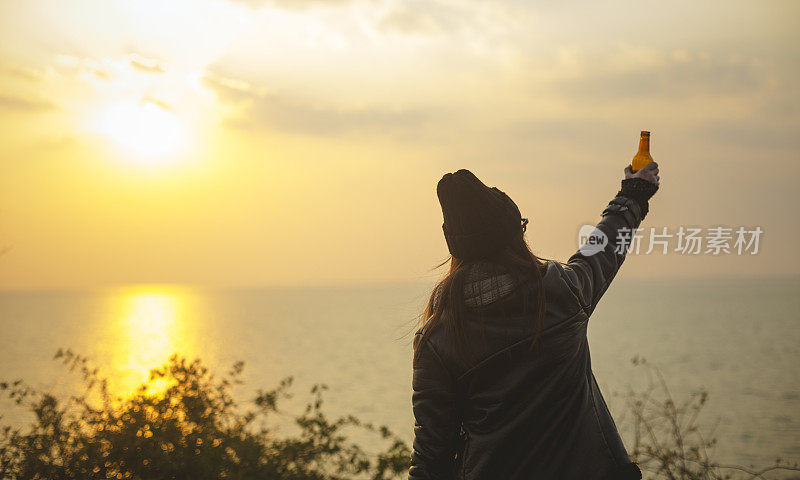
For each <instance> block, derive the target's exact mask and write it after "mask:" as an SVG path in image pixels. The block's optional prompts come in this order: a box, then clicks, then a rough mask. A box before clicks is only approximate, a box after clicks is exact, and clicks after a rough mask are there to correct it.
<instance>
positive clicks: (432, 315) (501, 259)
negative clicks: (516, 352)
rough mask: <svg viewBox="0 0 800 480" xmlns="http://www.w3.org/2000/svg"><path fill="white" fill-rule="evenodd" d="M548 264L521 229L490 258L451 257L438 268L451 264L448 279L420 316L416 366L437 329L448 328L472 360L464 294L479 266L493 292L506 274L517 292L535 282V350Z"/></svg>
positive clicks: (463, 353) (525, 304)
mask: <svg viewBox="0 0 800 480" xmlns="http://www.w3.org/2000/svg"><path fill="white" fill-rule="evenodd" d="M545 260H546V259H540V258H539V257H537V256H536V255H534V254H533V252H531V249H530V247H529V246H528V243H527V242H526V241H525V238H524V234H523V232H522V230H521V229H520V232H519V234H518V235H516V236H515V237H514V239H513V240H512V242H511V244H510V245H509V246H507V247H506V248H504V249H502V250H500V251H499V252H497V253H495V254H494V255H492V256H490V257H486V258H482V259H478V260H471V261H464V260H461V259H459V258H456V257H454V256H452V255H451V256H450V257H449V258H448V259H446V260H445V261H444V262H442V263H441V264H439V265H438V267H442V266H444V265H446V264H447V263H448V262H449V263H450V267H449V270H448V272H447V274H445V276H444V278H442V280H440V281H439V282H438V283H437V284H436V286H435V287H434V288H433V290H432V291H431V294H430V298H429V299H428V303H427V306H426V307H425V310H424V311H423V313H422V315H421V316H420V319H419V325H418V326H419V328H421V329H422V338H421V339H420V341H419V342H415V344H416V348H415V350H414V362H415V363H416V360H417V356H418V354H419V352H420V351H421V349H422V348H421V347H422V346H423V345H424V343H425V342H426V341H427V340H428V338H429V337H430V335H431V333H432V332H433V331H434V330H435V329H437V328H445V329H446V330H447V332H448V334H450V335H453V337H454V338H455V341H456V345H457V346H458V351H459V353H460V355H461V356H462V357H463V358H467V357H468V355H469V353H468V352H469V341H470V339H469V338H467V334H466V328H465V327H464V321H465V318H466V316H467V309H468V307H467V305H466V304H465V292H464V290H465V286H466V280H467V274H468V272H469V271H470V270H471V269H472V268H473V267H476V266H478V264H480V268H481V269H483V270H484V271H485V272H486V273H487V274H488V275H489V276H490V278H491V279H492V283H493V285H491V286H490V287H489V289H488V290H489V291H492V289H494V290H495V291H496V290H497V277H498V276H500V275H503V274H508V275H510V276H511V278H512V280H513V285H515V287H516V288H522V287H523V285H524V284H526V283H527V282H528V281H532V282H534V283H533V285H534V288H535V290H536V292H537V299H536V311H535V315H531V326H532V328H533V332H534V333H533V340H532V342H531V348H533V347H534V346H535V345H536V342H537V341H538V340H539V336H540V335H541V332H542V325H543V323H544V316H545V311H546V301H545V300H546V299H545V292H544V288H543V287H542V276H543V272H544V269H545V268H546V267H545ZM484 286H485V285H484V282H477V287H476V288H475V289H474V291H475V290H477V291H475V292H474V293H477V295H478V297H479V298H483V297H484V295H485V294H486V289H485V288H484ZM529 307H530V305H529V302H528V296H527V295H523V307H522V309H523V312H525V313H527V312H528V308H529ZM423 327H424V328H423Z"/></svg>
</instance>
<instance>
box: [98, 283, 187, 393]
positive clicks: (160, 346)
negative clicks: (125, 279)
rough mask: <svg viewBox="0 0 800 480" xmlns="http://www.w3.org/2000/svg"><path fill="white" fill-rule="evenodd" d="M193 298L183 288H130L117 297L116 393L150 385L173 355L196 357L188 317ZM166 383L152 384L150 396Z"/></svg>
mask: <svg viewBox="0 0 800 480" xmlns="http://www.w3.org/2000/svg"><path fill="white" fill-rule="evenodd" d="M191 299H192V296H191V295H190V293H189V292H188V291H187V290H186V289H184V288H181V287H173V286H136V287H126V288H123V289H121V290H120V291H118V292H117V293H116V294H115V295H114V296H113V300H112V302H113V306H112V308H113V309H114V311H115V314H114V318H115V320H116V323H117V325H115V328H114V329H113V330H114V332H115V336H116V339H115V340H116V341H115V342H114V345H113V346H112V358H113V359H112V363H113V365H111V367H112V369H111V371H112V375H113V377H112V385H111V387H112V388H113V389H114V391H115V393H117V394H120V395H130V394H132V393H133V392H134V391H135V390H136V388H137V387H138V386H139V385H141V384H142V383H144V382H147V381H148V378H149V375H150V370H151V369H154V368H158V367H160V366H162V365H164V364H165V363H167V361H168V360H169V357H170V355H172V354H173V353H178V354H182V355H192V354H194V353H195V352H194V349H193V345H192V343H193V342H192V338H190V336H189V335H188V328H187V320H188V319H187V316H188V315H187V314H188V311H189V306H190V303H191ZM167 386H168V385H167V383H166V382H165V381H163V380H156V381H152V382H149V383H148V390H147V393H148V394H159V393H161V392H163V391H164V390H165V389H166V388H167Z"/></svg>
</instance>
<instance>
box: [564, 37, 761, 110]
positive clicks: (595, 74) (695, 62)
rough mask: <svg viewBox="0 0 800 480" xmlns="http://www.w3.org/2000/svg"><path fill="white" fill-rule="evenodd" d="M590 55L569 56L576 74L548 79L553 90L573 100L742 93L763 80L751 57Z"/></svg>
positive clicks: (619, 52)
mask: <svg viewBox="0 0 800 480" xmlns="http://www.w3.org/2000/svg"><path fill="white" fill-rule="evenodd" d="M595 54H596V56H594V57H592V58H587V57H586V55H579V56H578V58H577V59H573V62H574V65H575V68H576V70H577V71H578V74H577V75H574V76H570V75H567V76H566V77H562V78H558V77H556V78H554V79H553V85H554V86H555V89H556V90H557V91H559V92H560V93H563V94H566V95H568V96H570V97H572V98H578V99H587V98H591V99H600V100H603V99H605V100H616V99H622V98H651V99H652V98H667V99H676V98H687V97H696V96H704V97H718V96H737V95H745V94H749V93H753V92H757V91H761V90H763V89H764V88H765V87H766V86H767V84H768V78H767V76H766V75H765V74H764V72H763V71H762V70H761V69H760V68H759V62H758V60H757V59H755V58H750V59H745V58H742V57H738V56H735V55H734V56H728V57H721V56H710V55H708V54H705V53H694V54H692V53H689V52H686V51H684V50H678V51H675V52H672V53H671V54H667V53H665V52H658V51H653V52H646V51H639V52H632V51H629V50H626V49H620V50H616V51H611V52H602V53H598V52H595Z"/></svg>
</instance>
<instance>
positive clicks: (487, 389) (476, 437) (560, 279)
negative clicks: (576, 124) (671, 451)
mask: <svg viewBox="0 0 800 480" xmlns="http://www.w3.org/2000/svg"><path fill="white" fill-rule="evenodd" d="M642 181H643V180H642ZM629 183H630V182H629ZM634 183H640V182H634ZM639 186H641V185H639ZM628 187H630V185H629V186H628ZM627 190H630V188H627ZM653 191H654V190H653ZM650 195H652V193H650ZM634 197H637V195H636V194H635V193H634V194H626V183H625V182H623V190H621V191H620V193H619V194H618V196H617V197H616V198H615V199H614V200H612V202H611V203H610V204H609V206H608V207H607V208H606V210H605V211H604V212H603V218H602V220H601V221H600V223H599V224H598V225H597V228H598V229H599V230H600V231H602V232H603V233H604V234H605V236H606V237H607V239H608V244H607V245H606V246H605V248H604V249H602V250H601V251H599V252H597V253H594V254H589V253H590V252H586V251H581V250H579V251H578V253H576V254H575V255H573V256H572V257H571V258H570V259H569V261H568V262H567V263H566V264H562V263H559V262H548V263H547V264H546V271H545V273H544V277H543V281H542V285H541V288H544V289H545V294H546V299H547V311H546V317H545V321H544V325H543V331H542V335H541V337H540V339H539V341H538V342H537V345H536V346H535V347H534V348H533V349H531V341H532V338H533V331H532V327H531V323H532V322H531V318H530V315H535V313H526V314H523V313H522V298H523V296H525V295H528V296H529V301H528V305H535V298H536V296H535V295H536V289H537V288H540V287H538V286H537V285H536V282H535V281H533V280H532V279H531V280H530V281H526V282H523V283H521V284H519V285H515V287H514V288H513V289H509V290H511V292H510V293H507V294H506V295H505V296H503V297H502V298H500V299H493V300H494V301H492V302H491V303H489V304H484V305H482V306H479V307H476V308H470V309H468V312H469V315H468V317H467V318H466V319H465V323H464V324H465V328H466V331H467V338H469V339H470V349H471V352H472V354H473V355H472V356H471V360H465V359H463V358H462V356H461V355H458V350H457V346H456V342H455V340H454V339H453V338H452V335H448V334H447V331H445V330H444V329H442V328H437V329H435V330H434V331H432V332H431V333H430V336H429V337H428V339H427V341H425V343H424V344H423V345H420V341H421V339H422V333H423V329H424V328H425V327H423V329H420V331H418V332H417V335H416V336H415V341H414V346H415V350H416V349H418V348H419V349H421V350H420V351H419V355H418V358H417V359H416V361H415V364H414V374H413V397H412V401H413V408H414V417H415V427H414V434H415V438H414V447H413V455H412V467H411V470H410V474H409V475H410V476H409V478H410V479H411V480H423V479H455V478H458V479H480V480H492V479H498V480H500V479H503V480H506V479H509V480H510V479H525V480H572V479H574V480H601V479H603V480H605V479H614V480H626V479H639V478H641V473H640V471H639V469H638V467H637V466H636V465H635V464H632V463H631V461H630V459H629V458H628V454H627V452H626V450H625V447H624V445H623V443H622V440H621V439H620V436H619V434H618V432H617V428H616V425H615V424H614V420H613V419H612V418H611V414H610V413H609V410H608V407H607V406H606V403H605V401H604V400H603V395H602V394H601V393H600V389H599V388H598V385H597V381H596V379H595V377H594V374H593V373H592V364H591V357H590V355H589V345H588V343H587V338H586V327H587V323H588V321H589V317H590V316H591V314H592V311H593V310H594V308H595V306H596V305H597V302H598V301H599V300H600V297H601V296H602V295H603V293H604V292H605V291H606V289H607V288H608V286H609V283H610V282H611V280H612V279H613V278H614V275H616V273H617V270H618V269H619V268H620V265H621V264H622V262H623V260H624V258H625V255H624V252H622V251H616V250H618V249H617V244H618V243H619V238H620V237H618V233H621V235H622V236H623V237H624V236H625V232H626V230H625V229H635V228H637V227H638V226H639V224H640V222H641V220H642V218H643V216H644V215H645V214H646V212H647V198H649V195H647V196H646V198H644V197H641V196H640V198H638V199H634ZM642 198H644V200H643V201H642ZM629 237H630V235H628V238H629ZM619 250H624V249H619ZM529 310H530V308H529Z"/></svg>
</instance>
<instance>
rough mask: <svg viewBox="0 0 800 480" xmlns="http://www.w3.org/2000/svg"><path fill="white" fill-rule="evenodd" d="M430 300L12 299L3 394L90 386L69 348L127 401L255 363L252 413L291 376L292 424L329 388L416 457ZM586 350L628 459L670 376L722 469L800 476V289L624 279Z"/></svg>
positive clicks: (343, 295)
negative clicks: (414, 401)
mask: <svg viewBox="0 0 800 480" xmlns="http://www.w3.org/2000/svg"><path fill="white" fill-rule="evenodd" d="M431 287H432V285H431V284H427V283H415V284H375V285H355V286H353V285H349V286H318V287H307V286H304V287H280V288H278V287H270V288H203V287H195V286H183V285H128V286H116V287H109V288H102V289H94V290H69V291H32V290H19V291H10V290H6V291H2V292H0V381H2V380H15V379H23V380H24V381H25V382H27V383H28V384H30V385H32V386H35V387H37V388H41V389H47V390H51V391H61V392H64V393H65V394H68V393H69V392H70V391H71V390H73V389H75V388H77V387H78V385H79V378H78V376H77V375H76V374H75V373H74V372H73V373H70V372H69V371H68V370H67V369H66V368H65V367H64V365H62V364H61V363H59V361H57V360H55V359H54V354H55V353H56V352H57V351H58V350H59V349H71V350H72V351H73V352H75V353H78V354H81V355H83V356H86V357H87V358H88V359H89V361H90V362H91V363H92V364H94V365H97V366H98V367H99V369H100V373H101V375H105V376H107V377H109V378H110V380H111V388H112V391H114V392H115V393H117V394H119V395H128V394H130V393H131V392H133V391H134V390H135V388H136V387H137V386H138V385H139V384H140V383H141V382H142V381H144V380H146V378H147V375H148V372H149V370H150V369H152V368H155V367H158V366H160V365H162V364H163V363H164V362H166V361H167V359H168V358H169V357H170V355H172V354H173V353H177V354H178V355H181V356H185V357H187V358H190V359H193V358H200V359H201V360H202V361H203V362H204V363H205V365H207V366H209V367H210V368H211V369H212V371H215V372H218V373H219V374H222V373H224V372H226V371H228V370H230V368H231V366H232V365H233V364H234V363H236V362H238V361H243V362H244V363H245V367H244V373H243V379H244V381H245V383H244V384H243V385H240V386H238V387H236V392H235V393H236V396H237V398H239V399H240V400H241V401H242V402H247V401H248V400H250V399H251V398H252V397H253V395H254V394H255V392H256V391H257V390H259V389H269V388H272V387H275V386H276V385H278V383H279V382H280V380H281V379H283V378H285V377H288V376H292V377H293V378H294V384H293V387H292V392H293V397H292V399H289V400H287V401H286V402H287V403H286V404H285V405H284V407H285V409H286V411H287V412H291V411H292V410H293V409H298V408H302V405H303V404H304V402H305V401H306V400H308V399H309V398H310V396H309V390H310V388H311V387H312V386H313V385H316V384H324V385H326V386H327V387H328V389H327V391H326V392H325V394H324V395H325V396H324V399H325V403H324V407H323V408H324V409H325V411H326V412H327V413H328V414H329V415H331V416H337V415H346V414H353V415H356V416H357V417H359V418H361V419H363V420H365V421H370V422H374V423H376V424H385V425H387V426H389V427H390V428H391V429H392V430H393V431H395V432H396V433H397V434H399V435H400V436H401V437H402V438H404V439H406V440H407V441H409V442H410V441H411V440H412V438H413V414H412V409H411V335H410V334H411V333H412V332H413V330H414V324H415V322H416V321H417V320H418V315H419V313H420V311H421V309H422V307H423V305H424V303H425V301H426V298H427V295H428V293H429V291H430V289H431ZM588 335H589V344H590V350H591V354H592V365H593V368H594V372H595V376H596V377H597V380H598V382H599V384H600V387H601V390H602V391H603V392H604V395H605V398H606V401H607V403H608V404H609V408H610V409H611V411H612V414H613V415H614V417H615V419H617V423H618V425H619V428H620V431H621V432H622V435H623V441H625V443H626V445H627V446H628V448H629V449H630V448H631V447H632V445H631V444H632V442H633V425H632V424H633V422H632V420H631V418H632V417H631V415H630V412H629V407H628V403H627V402H628V398H629V397H628V395H629V393H630V392H643V391H646V390H647V389H648V388H652V387H654V386H655V388H656V390H655V391H654V393H653V394H654V395H658V394H660V392H662V390H660V389H661V388H662V387H661V386H660V383H659V382H660V381H659V380H658V378H659V375H660V376H661V377H662V378H663V381H664V383H665V385H666V386H667V388H668V389H669V393H670V395H671V397H672V398H673V399H674V400H675V402H676V403H681V402H683V401H686V400H688V401H693V400H696V399H697V398H698V397H697V395H698V394H699V392H701V391H707V392H708V401H707V403H706V404H705V405H704V407H703V409H702V411H701V414H700V416H699V417H698V423H699V425H700V428H701V432H702V433H703V434H704V435H705V436H706V437H707V438H711V437H716V438H717V439H718V443H717V445H716V446H715V447H714V448H713V449H712V451H711V452H710V455H711V456H712V458H713V459H714V460H717V461H719V462H721V463H732V464H738V465H744V466H749V465H752V466H756V467H758V466H762V465H768V464H771V463H773V462H775V460H776V459H777V458H781V459H782V461H785V462H800V277H788V278H759V279H735V278H716V279H712V278H699V279H698V278H686V279H675V278H672V279H648V280H637V279H632V278H619V279H617V280H616V281H615V282H614V283H613V284H612V286H611V288H610V289H609V290H608V292H606V294H605V295H604V297H603V298H602V300H601V301H600V304H599V306H598V307H597V309H596V311H595V312H594V314H593V316H592V318H591V319H590V321H589V330H588ZM634 359H638V360H637V361H634ZM641 359H645V364H644V365H642V364H641ZM654 372H658V373H654ZM654 379H655V380H654ZM654 382H655V384H654ZM0 415H2V418H0V423H11V424H14V423H17V424H24V422H25V421H26V418H27V417H26V415H28V414H27V413H25V412H24V411H20V410H18V409H17V408H16V407H15V406H14V405H12V404H11V403H10V402H8V401H0ZM795 475H796V474H795ZM774 478H781V477H779V476H776V477H774Z"/></svg>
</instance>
